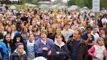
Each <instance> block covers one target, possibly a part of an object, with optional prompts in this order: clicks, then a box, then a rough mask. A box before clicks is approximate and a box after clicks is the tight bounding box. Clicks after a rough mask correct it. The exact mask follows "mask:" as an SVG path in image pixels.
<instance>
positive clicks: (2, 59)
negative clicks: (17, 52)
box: [0, 40, 8, 60]
mask: <svg viewBox="0 0 107 60" xmlns="http://www.w3.org/2000/svg"><path fill="white" fill-rule="evenodd" d="M0 60H8V56H7V48H6V45H5V44H4V43H3V42H2V41H1V40H0Z"/></svg>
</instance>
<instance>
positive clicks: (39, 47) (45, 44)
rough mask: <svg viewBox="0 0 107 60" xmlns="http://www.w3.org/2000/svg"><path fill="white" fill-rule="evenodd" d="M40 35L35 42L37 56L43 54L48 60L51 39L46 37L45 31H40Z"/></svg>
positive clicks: (51, 43)
mask: <svg viewBox="0 0 107 60" xmlns="http://www.w3.org/2000/svg"><path fill="white" fill-rule="evenodd" d="M40 37H41V38H39V39H38V40H36V42H35V51H36V54H37V56H43V57H45V58H47V59H48V60H50V56H49V55H50V54H49V52H50V50H51V48H52V47H53V45H54V42H53V40H51V39H49V38H47V35H46V33H44V32H41V34H40Z"/></svg>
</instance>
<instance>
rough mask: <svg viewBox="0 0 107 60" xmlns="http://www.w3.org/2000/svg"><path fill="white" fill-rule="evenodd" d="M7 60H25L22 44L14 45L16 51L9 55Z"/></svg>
mask: <svg viewBox="0 0 107 60" xmlns="http://www.w3.org/2000/svg"><path fill="white" fill-rule="evenodd" d="M9 60H27V55H26V52H25V51H24V45H23V43H17V44H16V50H15V51H14V52H13V53H12V54H11V55H10V58H9Z"/></svg>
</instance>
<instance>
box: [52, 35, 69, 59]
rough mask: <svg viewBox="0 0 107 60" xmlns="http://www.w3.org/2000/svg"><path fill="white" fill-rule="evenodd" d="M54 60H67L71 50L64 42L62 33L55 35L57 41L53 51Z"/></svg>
mask: <svg viewBox="0 0 107 60" xmlns="http://www.w3.org/2000/svg"><path fill="white" fill-rule="evenodd" d="M51 55H52V60H67V57H68V56H69V50H68V48H67V46H66V45H65V43H64V42H62V35H60V34H57V35H56V36H55V43H54V46H53V47H52V51H51Z"/></svg>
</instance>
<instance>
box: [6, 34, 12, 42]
mask: <svg viewBox="0 0 107 60" xmlns="http://www.w3.org/2000/svg"><path fill="white" fill-rule="evenodd" d="M10 39H11V37H10V34H8V35H6V41H8V42H9V41H10Z"/></svg>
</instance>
